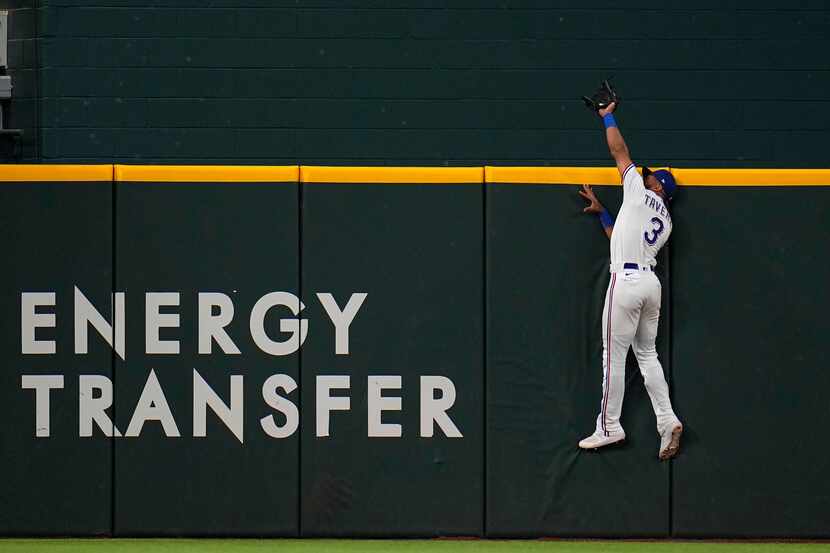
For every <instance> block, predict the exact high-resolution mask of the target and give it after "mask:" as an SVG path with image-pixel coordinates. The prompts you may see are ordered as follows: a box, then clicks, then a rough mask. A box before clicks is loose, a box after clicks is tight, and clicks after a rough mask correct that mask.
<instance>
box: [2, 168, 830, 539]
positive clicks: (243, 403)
mask: <svg viewBox="0 0 830 553" xmlns="http://www.w3.org/2000/svg"><path fill="white" fill-rule="evenodd" d="M674 173H675V175H676V177H677V178H678V181H679V182H680V183H681V185H682V186H681V188H680V191H679V194H678V197H677V199H676V202H675V205H674V207H673V220H674V222H675V232H674V234H673V237H672V239H671V241H670V242H669V246H667V248H665V250H664V251H663V252H662V253H661V258H660V259H659V270H658V275H659V276H660V278H661V282H662V283H663V310H662V318H661V323H660V331H659V337H658V351H659V354H660V356H661V359H662V362H663V366H664V368H665V371H666V376H667V378H668V379H669V382H670V385H671V388H672V393H673V400H674V403H675V407H676V410H677V412H678V414H679V415H680V417H681V418H682V419H683V420H684V423H685V425H686V434H685V438H686V439H685V442H684V448H683V450H682V452H681V454H680V456H679V457H678V458H677V459H675V460H673V461H671V462H665V463H660V462H658V460H657V446H658V437H657V435H656V432H655V425H654V416H653V413H652V411H651V406H650V404H649V402H648V397H647V395H646V394H645V390H644V388H643V383H642V377H641V376H640V375H639V371H638V370H637V368H636V363H635V362H634V361H633V359H631V360H630V362H629V364H628V373H627V378H626V382H627V384H626V386H627V390H626V401H625V406H624V410H623V420H622V422H623V425H624V426H625V428H626V432H627V434H628V438H629V439H628V443H627V444H626V445H624V446H622V447H618V448H614V449H612V450H610V451H606V452H602V453H592V454H589V453H584V452H580V451H579V450H578V449H577V447H576V442H577V441H578V440H579V439H580V438H581V437H583V436H584V435H585V434H587V433H589V432H590V431H591V430H592V429H593V422H594V419H595V416H596V410H597V405H598V402H599V397H600V386H601V379H602V376H601V369H600V366H601V365H600V355H601V336H600V316H601V311H602V302H603V299H604V294H605V288H606V286H607V282H608V272H607V263H608V244H607V239H606V238H605V236H604V234H603V233H602V230H601V228H600V226H599V225H598V224H597V222H596V221H595V220H594V218H592V217H587V216H585V215H583V214H582V207H583V204H584V202H583V201H582V199H581V198H580V197H579V196H578V195H577V194H576V186H575V185H576V184H578V183H582V182H592V183H596V184H598V185H599V186H598V187H597V189H598V194H599V196H600V198H601V199H602V200H603V201H604V202H605V203H606V205H607V206H608V207H609V208H611V209H612V210H613V211H616V210H617V209H618V207H619V203H620V201H621V188H620V187H619V186H617V182H618V175H617V172H616V171H615V170H614V169H594V168H561V167H560V168H556V167H545V168H542V167H522V168H516V167H465V168H429V167H426V168H425V167H421V168H406V167H402V168H394V167H376V168H364V167H306V166H302V167H299V166H273V167H271V166H256V167H253V166H249V167H228V166H221V167H219V166H217V167H208V166H202V167H192V166H191V167H188V166H125V165H115V166H113V165H97V166H89V165H87V166H68V165H64V166H49V165H39V166H11V165H9V166H4V167H3V170H2V172H0V180H2V181H3V182H2V183H0V195H2V199H3V201H2V205H4V206H5V207H6V210H5V215H4V216H3V217H2V218H0V221H2V230H3V232H2V233H1V234H0V235H2V240H4V241H5V252H6V259H7V270H6V271H4V273H3V276H2V279H3V282H2V286H0V303H2V309H0V311H2V314H3V315H2V316H3V324H2V328H3V329H4V332H3V335H2V346H0V347H1V348H2V349H0V351H2V359H3V360H4V367H3V371H2V376H1V377H0V378H2V381H0V399H2V404H3V405H4V406H5V408H4V417H3V420H2V423H0V451H2V455H0V471H2V472H3V474H5V475H6V478H4V479H3V484H2V491H0V533H2V534H4V535H115V536H149V535H217V536H218V535H238V536H254V535H257V536H383V537H386V536H439V535H461V536H488V537H536V536H625V537H669V536H675V537H783V536H789V537H805V538H806V537H828V535H830V532H829V531H828V528H830V525H828V521H827V515H826V513H828V512H830V500H828V498H830V484H828V480H827V479H826V478H825V477H824V475H825V474H826V473H827V471H828V469H830V461H828V460H827V456H826V455H825V454H824V452H823V450H822V446H821V436H822V433H821V428H820V421H822V420H823V418H824V417H826V414H827V409H828V408H827V404H826V401H825V400H824V394H823V390H825V389H827V388H828V385H830V376H828V373H827V371H825V370H824V369H825V368H826V362H827V357H826V354H825V352H824V348H823V345H824V340H823V339H822V334H823V331H824V329H825V328H826V324H824V322H823V315H824V313H825V312H826V310H827V308H828V306H830V297H828V294H827V292H826V290H825V289H824V287H823V285H822V284H823V283H824V282H826V281H827V280H828V278H830V263H829V262H828V261H827V260H826V259H825V256H822V255H821V251H820V248H819V249H818V250H817V249H816V247H815V245H816V244H820V243H821V240H822V237H823V236H825V235H826V232H825V231H824V229H823V222H824V221H826V220H827V219H828V207H827V206H828V205H830V202H828V200H830V197H828V194H830V188H828V186H830V170H826V169H817V170H794V169H793V170H784V169H782V170H714V169H712V170H704V169H682V168H680V169H674ZM113 291H115V292H116V294H115V295H114V296H113V295H112V293H113ZM50 294H54V298H53V297H52V296H51V295H50ZM52 304H54V306H52ZM99 312H100V314H99ZM52 313H54V317H52V316H51V315H50V314H52ZM81 316H84V317H86V318H81ZM87 318H88V319H90V320H91V322H89V323H88V322H86V319H87ZM76 323H78V324H76ZM109 325H112V328H110V326H109ZM110 334H111V335H110ZM104 335H106V336H108V337H109V338H110V342H111V343H112V344H114V346H113V347H111V346H110V345H109V344H108V343H107V341H106V340H105V339H104V337H103V336H104Z"/></svg>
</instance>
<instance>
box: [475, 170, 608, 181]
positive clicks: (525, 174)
mask: <svg viewBox="0 0 830 553" xmlns="http://www.w3.org/2000/svg"><path fill="white" fill-rule="evenodd" d="M484 173H485V179H486V181H487V182H488V183H504V184H620V173H619V171H617V168H616V167H490V166H488V167H485V168H484Z"/></svg>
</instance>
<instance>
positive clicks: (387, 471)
mask: <svg viewBox="0 0 830 553" xmlns="http://www.w3.org/2000/svg"><path fill="white" fill-rule="evenodd" d="M302 180H303V184H302V225H303V227H302V229H303V230H302V281H301V289H302V291H303V296H304V298H306V301H307V302H308V309H309V315H308V316H309V319H310V321H312V322H313V323H310V324H315V325H316V326H315V328H313V329H310V330H309V337H308V341H307V342H306V344H305V345H304V346H303V349H302V350H301V362H302V377H303V382H302V386H301V389H302V419H303V421H304V424H303V427H302V439H303V441H302V456H301V473H302V480H301V490H302V493H301V497H302V506H301V517H302V535H303V536H413V535H417V536H441V535H467V536H477V535H481V534H482V531H483V520H482V502H483V498H484V497H483V467H484V461H483V456H484V451H483V440H484V436H483V434H484V429H483V424H484V422H483V409H484V405H483V401H482V400H483V394H484V374H483V343H484V342H483V324H484V323H483V320H484V319H483V318H484V313H483V306H482V293H483V289H482V286H483V284H482V278H481V268H482V264H483V250H482V229H483V221H482V185H483V169H482V168H480V167H478V168H464V169H451V168H432V169H425V170H424V169H421V170H419V169H400V170H398V169H390V168H370V169H360V168H345V169H344V168H314V167H311V168H306V167H304V168H303V170H302ZM320 292H324V293H331V294H333V296H334V298H335V299H336V300H337V303H338V305H339V306H340V307H341V308H343V307H344V305H345V304H346V302H347V301H348V300H349V298H350V296H351V294H353V293H356V292H357V293H364V294H366V297H365V300H364V302H363V304H362V307H361V309H360V311H359V312H358V314H357V316H356V318H355V320H354V323H353V324H352V326H351V328H350V329H349V338H350V342H349V354H348V355H345V354H343V353H341V354H337V353H336V351H335V347H334V341H335V333H334V327H333V326H332V325H331V324H330V323H327V322H326V315H325V313H324V311H323V310H322V308H321V304H320V303H319V302H317V301H316V300H315V298H314V294H316V293H320ZM318 321H319V322H318ZM321 375H322V376H330V375H348V376H349V378H350V381H349V384H350V386H349V389H348V390H338V391H335V392H332V395H335V394H336V395H339V396H344V395H347V396H349V397H350V407H351V410H350V411H348V412H338V411H333V412H332V413H331V415H330V416H329V419H330V421H331V422H330V425H331V426H330V429H329V435H328V436H321V435H320V431H319V429H318V427H317V424H316V422H315V410H316V416H317V417H319V416H320V415H319V413H320V408H321V407H320V406H321V404H322V403H321V402H322V401H323V399H322V398H321V397H316V390H318V389H319V387H318V386H316V385H315V381H316V379H317V378H319V377H320V376H321ZM389 375H391V376H393V377H398V378H399V380H398V384H399V385H400V389H397V388H396V387H394V386H393V388H392V389H387V390H386V391H380V392H379V393H382V394H383V395H384V396H389V397H400V398H401V400H400V403H399V405H398V408H399V410H395V409H394V408H393V409H392V410H390V411H385V412H384V413H383V414H382V418H381V420H382V422H383V424H398V425H400V427H399V429H398V433H399V437H394V435H392V436H389V437H377V436H374V437H369V434H370V432H374V431H373V430H370V426H369V419H371V418H372V415H371V414H370V413H369V411H370V410H369V407H368V405H369V400H368V397H369V396H370V395H372V394H374V393H376V388H377V386H378V385H379V384H378V383H377V382H375V381H373V380H372V379H373V377H377V376H389ZM430 377H439V378H441V379H447V380H449V381H451V382H452V391H450V390H444V391H443V392H438V391H435V392H433V391H432V389H431V388H430V389H429V390H427V391H425V390H424V389H423V385H422V381H423V380H424V379H425V378H430ZM450 395H454V396H455V400H454V402H453V403H452V406H451V407H450V408H449V409H448V410H447V411H446V412H447V415H448V417H449V419H450V421H451V425H450V426H449V427H447V428H443V427H439V425H438V424H434V423H432V422H431V419H429V421H428V425H427V428H426V431H425V429H424V427H423V422H422V420H423V417H424V416H425V415H426V413H427V411H426V409H425V407H424V402H425V401H427V402H431V401H432V399H433V396H435V397H439V396H443V397H450ZM393 407H394V406H393ZM367 417H368V418H367ZM455 430H457V432H458V433H457V434H456V433H455V432H454V431H455Z"/></svg>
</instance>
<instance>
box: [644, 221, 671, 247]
mask: <svg viewBox="0 0 830 553" xmlns="http://www.w3.org/2000/svg"><path fill="white" fill-rule="evenodd" d="M651 224H652V226H653V227H654V228H652V230H651V233H652V234H651V237H649V235H648V231H646V232H644V233H643V238H645V239H646V242H647V243H648V245H649V246H653V245H654V244H655V243H656V242H657V238H658V237H659V236H660V234H662V232H663V229H665V228H666V225H665V223H663V221H662V220H661V219H660V218H659V217H652V218H651Z"/></svg>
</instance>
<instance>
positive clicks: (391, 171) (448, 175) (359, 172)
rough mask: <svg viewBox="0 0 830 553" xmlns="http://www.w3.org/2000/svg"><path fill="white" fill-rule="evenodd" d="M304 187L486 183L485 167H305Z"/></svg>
mask: <svg viewBox="0 0 830 553" xmlns="http://www.w3.org/2000/svg"><path fill="white" fill-rule="evenodd" d="M300 178H301V181H302V182H304V183H342V184H359V183H378V184H380V183H384V184H420V183H437V184H463V183H478V184H481V183H483V182H484V168H483V167H314V166H306V165H303V166H302V167H301V169H300Z"/></svg>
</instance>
